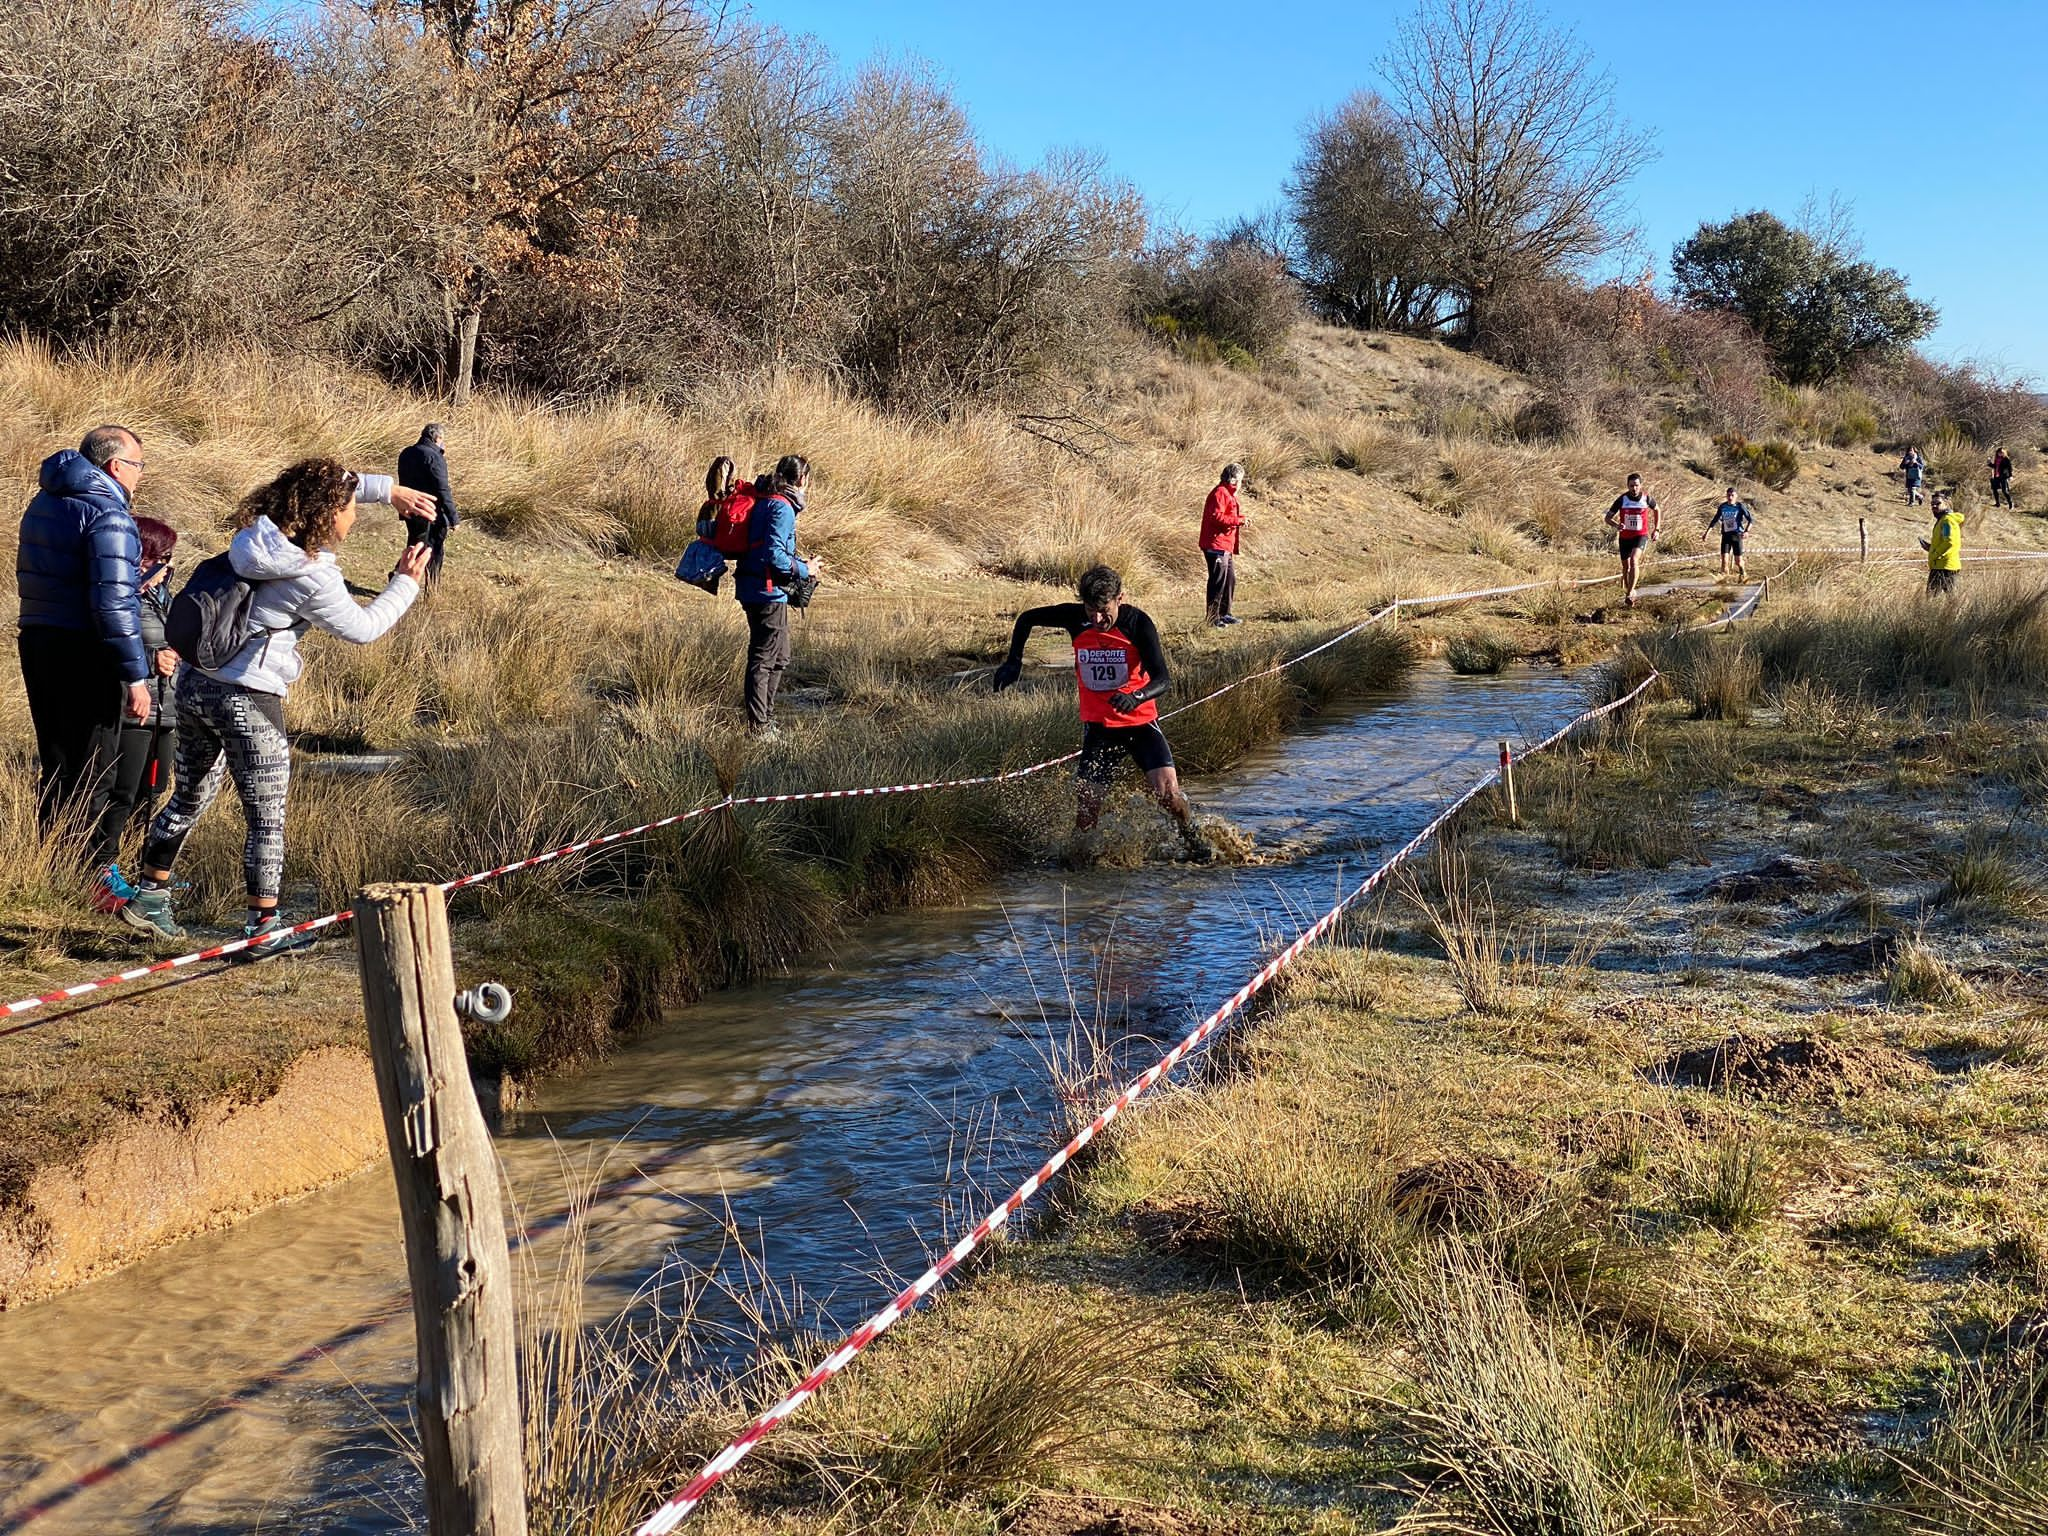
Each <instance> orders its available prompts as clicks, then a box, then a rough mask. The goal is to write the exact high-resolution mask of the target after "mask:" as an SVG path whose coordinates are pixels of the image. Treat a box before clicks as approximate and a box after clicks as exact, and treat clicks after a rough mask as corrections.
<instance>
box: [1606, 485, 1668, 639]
mask: <svg viewBox="0 0 2048 1536" xmlns="http://www.w3.org/2000/svg"><path fill="white" fill-rule="evenodd" d="M1659 517H1660V514H1659V512H1658V510H1657V498H1656V497H1654V496H1646V495H1644V494H1643V477H1642V476H1641V475H1630V476H1629V477H1628V489H1627V490H1625V491H1623V492H1622V493H1621V494H1620V495H1619V496H1617V497H1615V498H1614V505H1613V506H1611V507H1609V508H1608V509H1607V526H1608V527H1610V528H1612V529H1613V530H1614V533H1615V538H1616V547H1617V548H1618V549H1619V550H1620V552H1621V601H1622V605H1623V606H1624V607H1628V608H1633V607H1635V605H1636V582H1637V580H1638V579H1639V578H1640V571H1641V566H1640V563H1639V559H1638V557H1639V556H1640V555H1641V553H1642V549H1643V546H1644V545H1645V544H1647V543H1653V542H1655V540H1656V537H1657V523H1658V520H1659Z"/></svg>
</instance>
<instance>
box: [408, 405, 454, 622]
mask: <svg viewBox="0 0 2048 1536" xmlns="http://www.w3.org/2000/svg"><path fill="white" fill-rule="evenodd" d="M398 483H399V484H400V485H402V486H404V487H405V488H406V489H407V490H409V491H419V492H421V493H423V494H425V495H428V496H431V497H433V498H434V510H433V514H432V515H431V516H428V517H419V516H416V515H413V514H411V513H408V514H406V517H405V542H406V544H407V545H408V546H411V545H414V544H424V545H426V546H427V548H428V549H429V550H431V551H432V554H431V555H430V556H429V557H428V561H427V582H428V584H429V585H431V584H433V583H434V582H437V581H439V580H440V579H441V557H442V555H443V553H444V552H445V551H446V548H447V544H448V535H449V534H450V533H451V532H452V531H453V530H454V529H455V528H457V527H458V526H459V525H460V524H461V522H462V514H461V513H460V512H458V511H456V510H455V490H454V488H453V487H452V486H450V485H449V483H448V454H447V446H446V442H445V439H444V436H443V432H442V428H441V423H439V422H438V421H430V422H428V423H427V424H426V425H425V426H424V427H422V428H420V440H419V441H418V442H416V443H414V444H413V445H412V446H411V447H410V448H405V449H401V450H400V452H399V455H398Z"/></svg>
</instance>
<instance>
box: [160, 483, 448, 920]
mask: <svg viewBox="0 0 2048 1536" xmlns="http://www.w3.org/2000/svg"><path fill="white" fill-rule="evenodd" d="M392 491H393V487H392V485H391V482H390V479H389V477H387V476H382V475H374V476H358V475H354V474H351V473H350V472H348V471H347V470H345V469H343V468H342V467H341V465H340V464H338V463H336V462H335V461H334V460H332V459H309V460H307V461H305V462H304V463H300V464H294V465H293V466H292V467H291V468H289V469H287V470H285V471H284V472H283V473H282V474H280V475H279V476H278V477H277V478H276V479H275V480H273V481H271V482H270V483H269V484H268V485H265V486H261V487H259V488H257V489H256V490H254V491H252V492H250V494H249V495H248V497H246V498H245V499H244V500H243V502H242V508H241V524H242V526H241V530H240V531H239V532H238V533H236V535H235V537H234V541H233V542H232V543H231V544H230V545H229V546H228V558H229V561H230V563H231V564H232V565H233V566H234V569H235V573H236V574H237V575H238V576H240V577H241V578H242V579H243V580H244V581H246V582H249V583H250V584H251V585H252V586H253V587H254V589H255V590H254V597H253V600H252V602H251V604H250V610H249V634H248V638H247V639H246V640H245V641H244V642H243V644H242V647H241V649H240V650H238V651H237V652H236V653H235V654H234V656H233V657H231V658H230V659H229V660H228V661H227V662H226V663H225V664H224V665H222V666H220V667H216V668H214V669H212V670H210V671H202V670H200V669H199V668H198V667H196V666H193V665H192V664H191V663H189V662H187V663H186V664H185V665H184V666H183V667H181V668H180V669H179V672H178V691H177V701H178V721H179V736H178V773H177V787H176V788H175V789H174V790H173V791H172V794H171V799H170V802H169V803H168V804H167V805H165V807H164V808H163V810H162V811H161V812H160V813H158V815H157V817H156V820H155V821H153V822H152V823H151V824H150V829H149V839H148V842H147V843H146V845H145V846H144V848H143V852H142V879H141V880H140V882H138V885H137V890H136V895H135V896H134V898H133V899H132V900H130V901H129V902H128V904H127V905H126V906H124V907H123V908H122V909H121V917H122V919H123V921H125V922H127V923H128V924H129V925H130V926H131V927H134V928H137V929H140V930H142V931H143V932H145V933H151V934H155V935H160V936H162V937H164V938H183V937H184V932H183V930H182V929H180V928H179V927H178V925H177V920H176V918H175V917H174V916H173V914H172V911H171V898H170V881H171V869H172V866H173V864H174V863H175V862H176V861H177V857H178V852H179V850H180V849H181V848H182V847H183V846H184V842H185V839H186V837H187V836H189V835H190V833H191V831H192V828H193V825H194V824H195V823H196V822H197V821H198V820H199V817H200V816H201V815H202V814H203V813H204V812H205V810H206V808H207V806H208V805H210V804H211V803H212V802H213V799H214V796H215V795H217V794H218V793H219V792H220V781H221V777H222V774H223V772H225V773H226V774H227V775H228V776H229V777H231V778H232V779H233V780H234V784H235V792H236V794H237V795H238V796H239V797H240V799H241V802H242V815H243V818H244V820H245V821H246V822H247V823H248V840H247V842H246V844H245V845H244V848H243V856H242V871H243V876H244V878H245V880H246V881H247V884H248V892H249V914H248V921H247V923H246V924H245V926H244V930H243V934H244V937H246V938H250V939H255V940H258V941H259V942H258V943H257V944H256V945H255V946H253V947H252V948H251V949H250V950H249V951H247V953H248V954H250V955H252V956H254V955H257V954H259V953H263V952H275V951H276V950H279V949H285V948H290V947H292V946H291V943H290V940H289V937H288V936H286V934H285V930H286V928H287V927H288V925H287V924H285V923H283V922H282V921H281V920H280V919H279V917H278V912H277V902H278V895H279V891H280V888H281V886H282V884H283V876H284V817H285V798H286V795H287V792H288V791H289V788H290V782H291V746H290V743H289V742H288V741H287V739H286V737H285V730H284V699H285V694H286V693H287V692H289V691H290V689H291V685H292V684H293V683H295V682H297V681H298V678H299V673H300V672H301V670H302V669H303V667H304V661H303V659H302V658H301V656H300V655H299V638H300V636H302V635H304V634H305V633H306V632H307V630H309V629H321V630H325V631H326V632H327V633H329V634H331V635H337V636H339V637H340V638H341V639H343V640H348V641H352V642H354V643H355V644H357V645H367V644H369V643H370V642H371V641H372V640H375V639H377V638H378V637H379V636H381V635H383V634H384V633H385V632H386V631H387V630H389V629H390V628H391V626H392V625H394V624H396V623H397V622H398V621H399V619H400V618H401V617H403V616H404V614H405V611H406V610H407V609H408V608H410V607H411V606H412V604H413V599H414V598H416V597H417V596H419V580H420V574H421V572H422V570H423V569H424V568H425V566H426V563H427V560H428V558H429V556H430V555H431V553H432V552H431V551H430V550H429V549H428V548H427V547H426V546H425V545H415V546H413V547H412V548H410V549H408V550H406V551H405V552H404V554H402V555H401V556H400V557H399V561H398V566H397V569H396V570H394V571H393V572H392V574H391V579H390V580H389V582H387V583H386V585H385V587H384V590H383V591H382V592H381V593H379V594H378V595H377V596H376V598H374V599H373V600H372V601H370V602H369V603H367V604H358V603H357V602H356V600H355V598H354V597H352V596H351V595H350V594H349V590H348V585H347V583H346V582H345V581H344V580H343V578H342V573H341V567H340V566H339V565H338V564H337V563H336V562H335V558H334V550H335V548H336V547H337V546H339V545H340V544H341V542H342V541H343V540H344V539H346V538H347V537H348V535H349V532H350V530H351V529H352V528H353V527H354V526H355V521H356V506H357V503H358V502H359V501H366V500H367V501H376V500H383V501H389V500H391V499H392ZM266 935H268V936H270V937H269V939H268V941H267V942H266V941H265V940H266Z"/></svg>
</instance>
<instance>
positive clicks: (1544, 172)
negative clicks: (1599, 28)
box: [1383, 0, 1653, 338]
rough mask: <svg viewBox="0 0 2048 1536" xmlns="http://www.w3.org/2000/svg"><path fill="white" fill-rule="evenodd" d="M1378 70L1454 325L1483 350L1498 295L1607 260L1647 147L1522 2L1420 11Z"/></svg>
mask: <svg viewBox="0 0 2048 1536" xmlns="http://www.w3.org/2000/svg"><path fill="white" fill-rule="evenodd" d="M1383 67H1384V71H1385V74H1386V76H1387V78H1388V80H1389V82H1390V83H1391V85H1392V86H1393V90H1394V100H1395V105H1396V107H1397V109H1398V111H1399V114H1400V117H1401V119H1402V130H1403V133H1404V135H1405V137H1406V141H1407V158H1408V161H1409V164H1410V165H1411V167H1412V168H1413V171H1414V174H1415V176H1416V180H1417V185H1418V187H1419V189H1420V191H1421V192H1422V194H1423V196H1424V197H1425V198H1426V199H1427V201H1428V203H1429V206H1430V210H1431V217H1432V219H1433V220H1434V222H1435V224H1436V229H1437V233H1438V235H1439V236H1440V237H1441V239H1442V241H1443V261H1444V270H1445V273H1446V276H1447V278H1448V280H1449V283H1450V286H1451V287H1452V289H1453V291H1454V292H1455V293H1456V294H1457V296H1458V300H1459V303H1460V306H1461V307H1460V308H1459V309H1458V310H1457V311H1456V312H1455V313H1454V314H1452V315H1450V316H1448V317H1447V318H1448V319H1451V320H1456V321H1459V322H1461V323H1462V325H1463V327H1464V329H1465V331H1466V333H1467V334H1468V335H1470V336H1473V337H1475V338H1476V337H1483V335H1484V333H1485V330H1486V322H1487V311H1488V308H1489V306H1490V305H1491V304H1492V303H1493V302H1494V300H1495V299H1496V297H1497V295H1498V294H1499V293H1500V292H1501V290H1502V289H1503V288H1504V287H1507V286H1509V285H1511V284H1514V283H1516V282H1518V281H1524V280H1528V279H1533V278H1539V277H1543V276H1546V275H1550V274H1553V273H1558V272H1566V271H1570V270H1571V269H1573V268H1574V267H1576V266H1579V265H1581V264H1582V263H1584V262H1585V261H1587V260H1588V259H1590V258H1592V257H1594V256H1597V255H1599V254H1600V253H1601V252H1602V251H1603V250H1605V249H1606V248H1607V247H1608V245H1609V244H1610V242H1611V240H1612V239H1613V229H1614V225H1615V222H1616V220H1617V217H1618V216H1619V214H1620V212H1621V206H1622V189H1623V188H1624V187H1625V186H1626V185H1627V183H1628V181H1629V179H1630V178H1631V177H1633V176H1634V175H1635V173H1636V171H1637V170H1639V169H1640V168H1641V167H1642V166H1643V165H1644V164H1645V163H1647V162H1648V160H1649V159H1650V158H1651V156H1652V153H1653V151H1652V149H1651V146H1650V141H1649V137H1648V135H1647V134H1646V133H1645V132H1644V131H1642V130H1641V129H1638V128H1635V127H1632V126H1631V125H1630V122H1629V119H1628V117H1627V116H1626V115H1625V114H1624V113H1622V112H1621V111H1619V110H1617V107H1616V104H1615V99H1614V86H1613V82H1612V80H1611V79H1610V78H1609V77H1608V76H1607V75H1606V74H1604V73H1602V72H1601V71H1599V70H1597V69H1596V68H1595V67H1594V64H1593V61H1592V58H1591V56H1590V55H1589V54H1588V53H1587V52H1586V50H1585V49H1583V48H1582V47H1580V46H1579V44H1578V42H1577V40H1576V39H1575V38H1574V37H1573V36H1572V35H1571V34H1570V33H1568V32H1560V31H1556V30H1554V29H1552V28H1550V27H1549V26H1547V25H1546V24H1545V21H1544V19H1543V16H1542V14H1541V13H1540V12H1539V11H1538V10H1536V8H1535V7H1534V5H1533V4H1531V3H1530V0H1424V4H1423V6H1422V8H1421V9H1420V10H1418V11H1417V12H1416V13H1415V14H1414V15H1413V16H1412V17H1411V18H1410V19H1409V20H1408V21H1407V22H1405V23H1404V24H1403V25H1402V27H1401V30H1400V34H1399V38H1398V40H1397V42H1396V43H1395V46H1394V49H1393V52H1392V53H1391V55H1390V56H1389V57H1388V58H1387V60H1386V61H1385V64H1384V66H1383Z"/></svg>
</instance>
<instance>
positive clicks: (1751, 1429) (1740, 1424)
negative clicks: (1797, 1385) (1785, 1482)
mask: <svg viewBox="0 0 2048 1536" xmlns="http://www.w3.org/2000/svg"><path fill="white" fill-rule="evenodd" d="M1679 1418H1680V1420H1681V1422H1683V1423H1685V1424H1687V1425H1688V1426H1689V1427H1691V1428H1694V1429H1698V1430H1718V1431H1719V1432H1720V1433H1721V1434H1723V1435H1725V1436H1727V1438H1728V1441H1729V1443H1730V1444H1731V1445H1732V1446H1733V1447H1734V1449H1735V1452H1736V1454H1737V1455H1740V1456H1746V1457H1749V1458H1751V1459H1752V1460H1757V1461H1770V1462H1775V1463H1777V1464H1779V1465H1781V1466H1782V1465H1786V1464H1790V1463H1797V1462H1801V1461H1808V1460H1811V1459H1812V1458H1813V1457H1815V1456H1817V1455H1821V1454H1823V1453H1825V1452H1827V1451H1828V1450H1830V1449H1832V1448H1833V1447H1834V1446H1836V1445H1837V1444H1839V1443H1840V1442H1841V1441H1842V1439H1843V1438H1844V1435H1843V1426H1842V1422H1841V1421H1840V1420H1839V1419H1838V1418H1836V1417H1835V1415H1833V1414H1831V1413H1829V1412H1828V1410H1827V1409H1825V1408H1822V1407H1819V1406H1818V1405H1816V1404H1814V1403H1809V1402H1805V1401H1802V1400H1801V1399H1800V1398H1798V1397H1795V1396H1794V1395H1793V1394H1791V1393H1790V1392H1788V1391H1786V1390H1785V1389H1784V1388H1782V1387H1775V1386H1767V1385H1765V1384H1763V1383H1761V1382H1755V1381H1731V1382H1727V1383H1725V1384H1723V1385H1721V1386H1718V1387H1714V1388H1712V1389H1710V1390H1708V1391H1705V1392H1701V1393H1698V1394H1693V1395H1688V1396H1687V1397H1685V1398H1683V1399H1682V1400H1681V1401H1680V1403H1679Z"/></svg>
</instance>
